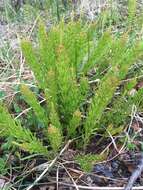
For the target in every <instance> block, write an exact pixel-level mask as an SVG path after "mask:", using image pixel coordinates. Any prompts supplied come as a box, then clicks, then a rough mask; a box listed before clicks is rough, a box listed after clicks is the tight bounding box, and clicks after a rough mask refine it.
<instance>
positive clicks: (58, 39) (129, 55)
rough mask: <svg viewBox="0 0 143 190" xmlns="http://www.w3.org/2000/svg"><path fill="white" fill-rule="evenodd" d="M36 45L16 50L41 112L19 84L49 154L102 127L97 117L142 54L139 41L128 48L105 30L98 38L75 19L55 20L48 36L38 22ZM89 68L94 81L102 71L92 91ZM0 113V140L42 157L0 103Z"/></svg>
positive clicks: (37, 144)
mask: <svg viewBox="0 0 143 190" xmlns="http://www.w3.org/2000/svg"><path fill="white" fill-rule="evenodd" d="M38 40H39V45H38V47H36V48H34V47H33V46H32V43H31V42H30V41H29V40H23V41H22V43H21V47H22V51H23V55H24V57H25V59H26V63H27V64H28V65H29V67H30V68H31V70H32V71H33V72H34V75H35V78H36V80H37V83H38V86H39V88H40V89H41V91H42V92H43V94H44V96H45V99H46V105H45V106H44V107H42V106H41V105H40V104H39V101H38V100H37V97H36V95H35V94H34V92H32V91H31V90H30V89H29V88H28V87H27V86H26V85H24V84H22V85H21V87H20V91H21V93H22V95H23V96H24V99H25V101H26V102H27V104H29V105H30V106H31V107H32V108H33V112H34V114H35V116H36V117H37V119H38V120H39V121H40V122H41V123H42V126H43V128H42V129H41V130H42V131H43V136H44V140H45V141H46V142H47V143H48V146H49V144H50V145H51V148H52V149H53V150H54V151H55V152H56V151H58V150H59V148H60V147H61V146H62V143H63V142H64V140H67V138H68V139H69V138H74V137H78V136H79V135H81V136H82V142H83V143H84V146H86V145H87V144H88V143H89V140H90V138H91V137H92V135H93V134H95V132H96V131H97V130H99V129H100V128H101V127H102V125H100V121H101V118H102V117H103V118H104V115H103V114H104V111H105V109H106V107H107V106H108V105H109V103H110V102H111V100H112V99H113V97H114V94H115V92H116V89H117V87H118V86H119V85H120V83H121V80H122V79H124V78H125V77H126V75H127V73H128V70H129V68H130V67H131V66H132V65H133V64H134V63H135V62H136V60H138V59H139V58H140V57H141V56H142V55H143V42H142V41H140V42H139V41H133V42H132V43H129V37H128V34H123V35H122V36H120V37H118V38H117V37H114V35H112V34H111V32H110V31H106V32H104V33H103V35H102V36H100V37H98V36H96V27H95V26H94V25H93V24H88V23H83V22H82V21H81V20H79V21H77V22H73V21H70V22H69V23H67V24H65V23H64V21H61V22H60V23H59V24H58V25H56V26H53V27H52V28H51V29H50V31H49V32H48V33H47V31H46V28H45V26H44V25H43V24H42V23H40V24H39V31H38ZM100 63H103V65H100ZM94 68H97V76H99V73H100V72H101V71H102V70H103V69H105V68H108V69H107V71H106V73H105V75H104V76H102V75H101V76H100V82H99V85H97V86H96V90H95V91H93V90H92V85H90V84H91V80H92V79H91V78H90V77H89V75H90V73H91V71H92V70H93V69H94ZM87 101H88V102H90V104H89V105H88V104H87ZM84 105H86V106H84ZM0 111H1V115H0V129H1V133H0V135H1V136H5V137H8V136H9V135H10V136H11V137H13V144H15V145H18V146H19V147H21V148H22V149H23V150H26V151H29V152H30V153H40V154H44V155H46V154H47V153H48V148H47V147H46V146H44V145H43V144H42V142H41V141H40V140H38V138H37V137H36V136H35V135H33V134H32V132H31V131H30V130H29V129H27V128H26V126H21V124H20V122H19V121H16V120H14V119H13V118H12V117H11V116H10V114H9V113H8V111H7V110H6V108H4V106H3V104H1V106H0Z"/></svg>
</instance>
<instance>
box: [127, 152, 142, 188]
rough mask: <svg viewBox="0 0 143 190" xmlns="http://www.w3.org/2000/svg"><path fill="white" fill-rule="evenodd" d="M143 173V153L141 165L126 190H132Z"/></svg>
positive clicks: (133, 174)
mask: <svg viewBox="0 0 143 190" xmlns="http://www.w3.org/2000/svg"><path fill="white" fill-rule="evenodd" d="M142 171H143V153H142V154H141V161H140V163H139V165H138V166H137V168H136V170H135V171H134V172H133V173H132V175H131V177H130V179H129V181H128V183H127V185H126V187H125V189H124V190H131V189H132V187H133V185H134V183H135V181H136V180H137V178H138V177H139V176H140V175H141V173H142Z"/></svg>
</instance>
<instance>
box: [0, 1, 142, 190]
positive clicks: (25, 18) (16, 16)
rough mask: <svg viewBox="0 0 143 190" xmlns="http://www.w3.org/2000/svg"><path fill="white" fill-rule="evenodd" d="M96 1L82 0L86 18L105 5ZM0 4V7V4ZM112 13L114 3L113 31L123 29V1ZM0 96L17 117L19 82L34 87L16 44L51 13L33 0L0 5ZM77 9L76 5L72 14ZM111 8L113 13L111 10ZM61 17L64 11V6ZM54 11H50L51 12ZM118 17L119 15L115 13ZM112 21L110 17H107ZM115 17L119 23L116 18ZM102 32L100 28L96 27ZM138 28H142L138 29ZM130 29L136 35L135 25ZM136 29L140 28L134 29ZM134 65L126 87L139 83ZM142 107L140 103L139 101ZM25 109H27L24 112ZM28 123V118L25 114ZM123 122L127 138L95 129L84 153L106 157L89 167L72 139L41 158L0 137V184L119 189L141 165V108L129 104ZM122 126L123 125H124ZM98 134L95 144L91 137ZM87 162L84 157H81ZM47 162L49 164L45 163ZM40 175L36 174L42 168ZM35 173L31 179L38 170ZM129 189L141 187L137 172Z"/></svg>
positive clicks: (46, 189) (50, 189)
mask: <svg viewBox="0 0 143 190" xmlns="http://www.w3.org/2000/svg"><path fill="white" fill-rule="evenodd" d="M102 3H103V4H102V6H101V7H100V6H99V7H94V9H93V4H92V3H91V5H90V6H89V7H88V6H87V5H86V4H84V5H82V9H83V10H84V14H85V15H86V19H87V20H89V21H90V22H94V21H95V20H96V19H97V17H98V14H100V13H101V12H102V11H104V10H106V8H107V7H108V5H107V4H106V1H103V2H102ZM2 8H3V7H2ZM117 8H118V13H117V12H116V7H114V11H113V17H112V19H113V20H116V19H119V22H118V25H116V24H113V26H112V27H113V33H116V32H118V31H117V30H120V31H121V32H122V30H123V29H124V27H125V26H124V19H121V20H120V18H125V17H126V16H127V14H128V13H127V11H128V10H127V3H126V1H118V3H117ZM0 11H1V13H2V14H1V13H0V100H1V101H4V102H5V103H6V105H7V106H8V107H9V109H10V111H11V113H12V114H13V115H14V117H15V118H18V119H21V118H22V117H25V115H26V114H27V113H28V112H29V110H30V108H28V107H25V105H24V106H23V105H20V95H19V88H18V87H19V84H21V82H23V81H24V82H25V84H27V85H28V86H30V87H33V86H34V87H35V86H36V83H35V79H34V77H33V73H32V72H31V71H30V69H29V68H28V67H27V66H26V65H25V62H24V59H23V56H22V52H21V49H20V39H22V38H27V36H28V37H29V38H30V39H31V40H33V41H36V38H35V35H36V31H37V29H36V26H37V22H38V19H39V17H40V16H42V17H43V18H44V21H45V23H46V26H47V28H49V27H50V26H51V25H52V23H53V22H54V19H51V16H50V15H49V13H48V11H46V10H41V9H40V8H39V9H38V12H37V9H35V8H34V7H33V6H25V5H23V6H22V7H21V8H20V10H19V11H18V12H16V10H14V8H13V9H11V7H7V8H3V9H2V10H1V8H0ZM78 11H79V9H78V10H77V14H78ZM141 11H142V12H143V2H142V1H138V8H137V14H138V15H139V14H141V15H142V13H141ZM116 13H117V14H116ZM65 15H66V17H68V16H69V15H70V14H69V12H68V11H67V12H66V13H65ZM55 17H56V15H55ZM119 17H120V18H119ZM113 23H114V22H113ZM119 23H120V24H119ZM101 32H102V31H101ZM141 32H142V33H143V31H141ZM134 34H135V35H138V31H137V30H136V31H135V33H134ZM139 35H141V34H139ZM140 65H141V66H139V68H138V69H139V70H140V75H139V77H138V78H139V79H140V80H139V81H138V83H137V84H136V86H134V87H133V88H132V89H131V91H132V92H133V91H137V90H139V89H140V88H142V87H143V77H142V75H143V70H142V69H143V67H142V63H141V64H140ZM142 107H143V106H142ZM29 115H30V114H29ZM30 121H31V123H32V122H33V123H34V121H33V120H32V118H30ZM126 125H127V126H129V128H130V131H129V130H128V131H127V132H128V133H126V132H125V135H127V136H128V137H129V139H130V140H131V143H128V145H127V143H126V142H125V143H122V145H121V144H120V143H119V144H118V143H117V140H118V139H119V138H120V136H121V135H120V134H118V135H116V136H112V135H111V136H109V137H108V138H106V139H103V140H102V138H101V137H100V135H99V134H98V135H95V136H94V137H93V138H92V140H91V142H90V144H89V146H88V147H87V149H86V150H85V152H86V153H95V154H101V155H102V154H104V152H106V153H107V154H108V156H107V158H106V159H105V160H104V159H103V160H101V161H99V162H97V163H96V164H94V165H93V166H92V169H91V171H90V172H86V171H84V170H83V169H81V167H80V165H79V163H77V162H76V161H75V159H74V157H75V155H77V153H78V152H79V150H76V149H75V148H74V143H73V142H72V143H70V144H69V145H68V147H65V150H64V149H63V153H62V154H61V155H60V156H59V157H58V158H56V160H55V161H54V160H51V161H47V159H46V158H44V157H42V156H38V155H31V156H29V155H28V154H27V153H23V152H18V151H16V152H14V151H13V150H12V149H11V150H10V152H9V150H7V146H9V145H8V143H7V142H6V141H5V140H4V139H3V138H1V139H0V145H1V146H0V156H1V158H0V189H4V190H6V189H11V190H12V189H13V190H15V189H17V190H24V189H25V190H30V188H29V189H28V187H30V185H31V184H33V186H34V187H31V189H33V190H56V189H57V190H74V189H76V190H78V189H85V190H88V189H89V190H92V189H93V190H104V189H105V190H106V189H108V190H112V189H113V190H119V189H124V187H125V185H126V184H127V183H128V181H129V178H130V176H131V175H132V173H134V172H136V169H137V168H138V166H140V167H143V164H142V162H143V161H142V160H143V155H142V150H143V142H142V138H143V114H142V112H139V113H138V112H137V111H136V109H134V106H133V110H132V113H131V115H130V116H129V121H128V123H127V124H126ZM125 128H127V127H125ZM100 139H101V142H100V146H99V144H98V143H97V141H98V140H100ZM86 162H87V164H88V162H90V161H88V160H86ZM51 163H52V164H51ZM46 170H48V171H47V173H46V175H41V174H42V172H43V171H46ZM40 175H41V179H40V180H39V181H38V183H36V184H34V182H35V180H36V179H37V178H38V176H40ZM133 185H134V188H133V189H142V190H143V173H142V174H141V175H138V176H137V180H136V181H135V182H134V184H133Z"/></svg>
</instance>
